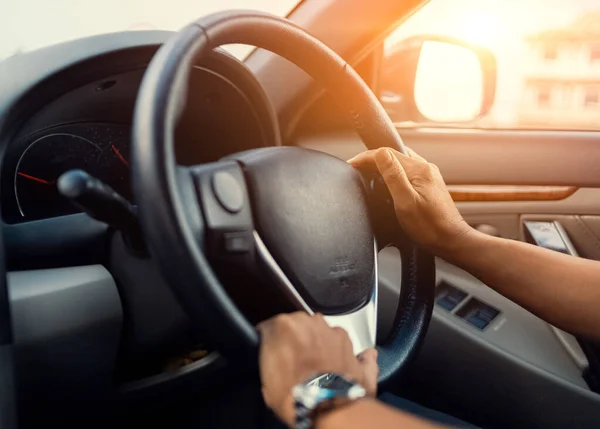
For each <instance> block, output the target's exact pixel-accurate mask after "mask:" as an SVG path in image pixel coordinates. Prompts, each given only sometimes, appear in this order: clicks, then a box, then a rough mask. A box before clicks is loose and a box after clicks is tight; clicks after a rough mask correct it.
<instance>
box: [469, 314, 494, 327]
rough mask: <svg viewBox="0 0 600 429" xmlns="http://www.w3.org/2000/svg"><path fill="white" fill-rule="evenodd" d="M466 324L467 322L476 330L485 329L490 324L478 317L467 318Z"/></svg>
mask: <svg viewBox="0 0 600 429" xmlns="http://www.w3.org/2000/svg"><path fill="white" fill-rule="evenodd" d="M467 322H469V323H470V324H471V325H473V326H475V327H476V328H478V329H485V327H486V326H487V325H489V324H490V322H489V321H488V320H485V319H483V318H481V317H478V316H477V315H473V316H471V317H469V318H468V319H467Z"/></svg>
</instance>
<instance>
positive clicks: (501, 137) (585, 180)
mask: <svg viewBox="0 0 600 429" xmlns="http://www.w3.org/2000/svg"><path fill="white" fill-rule="evenodd" d="M399 132H400V135H401V136H402V139H403V140H404V142H405V143H406V144H407V145H408V146H410V147H411V148H412V149H414V150H415V151H417V152H418V153H419V154H421V155H422V156H424V157H425V158H426V159H427V160H429V161H430V162H433V163H434V164H436V165H437V166H438V167H439V168H440V170H441V172H442V174H443V175H444V179H445V180H446V183H447V184H449V185H557V186H578V187H599V186H600V133H596V132H567V131H479V130H449V129H439V130H438V129H416V130H415V129H401V130H399ZM297 144H299V145H301V146H304V147H309V148H319V149H318V150H322V151H324V152H330V153H334V154H337V155H338V156H339V157H340V158H342V159H348V158H351V157H352V156H354V155H356V154H357V153H359V152H361V151H363V150H364V147H363V145H362V142H361V141H360V139H359V138H358V135H356V134H355V133H350V132H348V133H339V134H329V135H318V136H312V137H310V136H306V137H300V138H299V139H298V140H297Z"/></svg>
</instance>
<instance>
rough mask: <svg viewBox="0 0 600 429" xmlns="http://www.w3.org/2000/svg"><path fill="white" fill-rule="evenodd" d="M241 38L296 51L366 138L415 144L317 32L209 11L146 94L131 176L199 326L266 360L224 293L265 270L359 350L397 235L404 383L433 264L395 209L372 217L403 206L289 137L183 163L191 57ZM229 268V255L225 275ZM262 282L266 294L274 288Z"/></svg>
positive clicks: (429, 302)
mask: <svg viewBox="0 0 600 429" xmlns="http://www.w3.org/2000/svg"><path fill="white" fill-rule="evenodd" d="M230 43H244V44H248V45H254V46H257V47H260V48H264V49H267V50H269V51H272V52H274V53H276V54H279V55H281V56H283V57H285V58H287V59H288V60H290V61H292V62H293V63H295V64H296V65H298V66H299V67H301V68H302V69H304V70H305V71H306V72H308V73H309V74H310V75H311V76H312V77H314V78H315V79H317V80H318V81H320V82H321V83H322V84H323V85H324V87H325V88H326V89H327V90H328V91H330V92H331V93H332V94H333V95H334V97H336V98H337V99H338V100H339V102H340V105H341V106H344V107H345V108H347V110H348V112H349V115H350V118H351V121H352V124H353V126H354V128H355V130H356V132H357V133H358V134H359V135H360V137H361V138H362V140H363V142H364V144H365V146H366V147H367V148H369V149H374V148H378V147H385V146H388V147H391V148H394V149H396V150H399V151H400V152H403V153H404V152H405V147H404V145H403V143H402V140H401V138H400V136H399V135H398V133H397V131H396V129H395V128H394V126H393V124H392V123H391V121H390V119H389V118H388V116H387V115H386V113H385V111H384V110H383V108H382V107H381V105H380V104H379V101H378V100H377V98H376V97H375V96H374V95H373V93H372V92H371V90H370V89H369V88H368V87H367V85H366V84H365V83H364V82H363V80H362V79H361V78H360V77H359V76H358V74H357V73H356V72H355V71H354V70H353V69H352V68H351V67H350V66H349V65H348V64H346V63H345V62H344V61H343V60H342V59H341V58H340V57H339V56H338V55H337V54H336V53H335V52H333V51H332V50H331V49H329V48H328V47H327V46H325V45H324V44H323V43H321V42H320V41H319V40H317V39H315V38H314V37H312V36H311V35H309V34H308V33H306V32H305V31H303V30H302V29H300V28H298V27H297V26H295V25H294V24H292V23H291V22H289V21H287V20H285V19H282V18H279V17H276V16H273V15H268V14H264V13H258V12H248V11H243V12H242V11H232V12H223V13H218V14H215V15H211V16H208V17H206V18H203V19H200V20H198V21H196V22H194V23H192V24H190V25H188V26H187V27H185V28H184V29H182V30H181V31H180V32H179V33H177V34H176V35H175V36H174V37H173V38H171V39H170V40H169V41H168V42H167V43H166V44H165V45H164V46H162V47H161V48H160V50H159V51H158V52H157V54H156V55H155V56H154V58H153V60H152V62H151V63H150V65H149V67H148V70H147V71H146V74H145V76H144V79H143V82H142V86H141V88H140V91H139V94H138V100H137V104H136V108H135V116H134V136H133V182H134V191H135V197H136V201H137V203H138V205H139V212H140V219H141V223H142V229H143V232H144V235H145V237H146V240H147V243H148V247H149V248H150V251H151V253H152V255H153V256H154V257H155V258H156V260H157V261H158V264H159V265H160V268H161V271H162V273H163V274H164V275H165V277H166V278H167V280H168V281H169V284H170V285H171V287H172V288H173V290H174V292H175V294H176V296H177V297H178V299H179V300H180V302H181V303H182V305H183V306H184V308H185V310H186V311H187V313H188V314H189V316H190V318H191V319H192V321H193V323H194V324H195V326H197V328H198V329H200V330H203V331H204V333H205V335H207V336H208V339H209V340H210V341H211V342H212V344H214V345H215V347H216V348H217V350H219V352H220V353H221V354H223V355H224V356H225V357H227V358H229V359H230V360H234V361H235V360H238V361H239V360H240V358H242V359H246V360H248V358H249V357H252V356H254V359H255V358H256V356H257V348H258V345H259V337H258V335H257V332H256V330H255V328H254V327H253V325H252V324H251V323H250V321H249V320H248V319H247V317H246V316H245V315H244V314H242V312H241V311H240V310H239V309H238V307H237V306H236V305H235V304H234V303H233V301H232V299H231V298H230V296H229V295H228V294H227V293H226V291H225V288H224V285H223V284H224V283H225V282H226V279H227V278H228V276H227V273H236V272H237V273H250V272H252V273H260V275H261V276H262V277H261V278H262V279H263V281H262V284H261V287H263V288H270V289H269V290H271V291H272V290H277V291H278V293H280V294H281V295H282V296H285V297H286V299H287V300H288V301H287V302H289V303H292V304H293V305H294V306H295V308H298V309H304V310H306V311H308V312H321V313H323V314H324V315H325V316H326V319H327V320H328V322H329V323H330V324H332V325H337V326H342V327H344V328H346V330H347V331H348V333H349V335H350V338H351V340H352V342H353V345H354V348H355V351H357V352H358V351H360V350H362V349H364V348H367V347H372V346H373V345H374V344H375V332H376V319H377V288H378V284H377V281H378V272H377V259H376V256H377V255H376V253H377V250H378V248H381V247H384V246H386V245H390V244H391V245H394V246H396V247H398V248H399V250H400V253H401V257H402V291H401V294H400V299H399V306H398V311H397V315H396V318H395V321H394V327H393V329H392V332H391V334H390V335H389V337H388V338H387V339H385V341H383V342H382V343H381V344H379V345H378V349H379V364H380V383H382V382H390V381H393V380H394V379H395V378H396V377H397V376H398V375H399V374H400V372H401V370H402V368H404V367H405V365H406V363H407V362H408V361H409V359H410V358H411V356H413V355H414V353H415V351H416V350H417V348H418V346H419V344H420V343H421V341H422V339H423V337H424V335H425V333H426V331H427V327H428V324H429V320H430V317H431V312H432V306H433V293H434V286H435V270H434V263H433V258H432V257H431V256H430V255H428V254H426V253H424V252H423V251H422V250H420V249H419V248H418V247H417V246H416V245H415V244H414V243H412V242H411V241H410V240H408V239H407V238H406V236H404V234H403V233H402V231H401V229H400V228H399V226H398V225H397V222H396V221H395V218H394V224H395V225H394V226H395V227H394V228H393V229H392V230H391V231H392V232H390V233H388V234H386V235H385V236H384V235H381V234H380V235H379V236H378V237H377V239H375V233H374V230H373V226H372V225H376V224H379V223H381V222H383V218H384V217H387V218H390V215H389V213H391V212H392V211H391V210H390V207H385V208H386V210H385V211H386V213H387V214H385V215H384V214H382V213H380V212H378V211H377V210H376V209H375V206H378V205H381V204H380V203H381V201H380V199H377V196H373V192H371V191H369V189H368V186H365V181H364V180H363V178H361V176H360V175H359V174H358V173H357V172H356V171H355V170H354V169H353V168H352V167H350V166H349V165H348V164H347V163H345V162H344V161H342V160H340V159H338V158H335V157H332V156H330V155H327V154H324V153H321V152H316V151H310V150H306V149H299V148H291V147H275V148H266V149H256V150H252V151H248V152H243V153H239V154H234V155H232V156H230V157H228V158H227V159H225V160H222V161H220V162H217V163H212V164H204V165H199V166H194V167H183V166H179V165H177V164H176V161H175V156H174V144H173V138H174V137H173V136H174V127H175V124H176V120H177V118H178V116H179V114H180V113H181V111H182V110H183V107H184V106H185V99H186V96H187V82H188V79H187V78H188V73H189V71H190V70H191V66H192V64H193V61H194V60H195V59H196V58H198V57H199V56H202V55H207V54H208V53H209V52H210V51H211V50H212V49H214V48H216V47H218V46H220V45H224V44H230ZM371 183H373V182H371ZM374 198H375V199H374ZM392 218H393V215H392ZM218 267H226V269H225V270H221V271H219V273H220V274H221V273H224V275H223V276H221V275H219V278H217V275H216V274H215V273H216V272H217V271H218ZM224 279H225V280H224ZM250 293H251V295H253V296H254V297H255V298H256V299H257V300H259V299H260V297H261V294H262V293H263V292H262V291H261V290H252V291H250ZM273 311H274V312H277V309H273Z"/></svg>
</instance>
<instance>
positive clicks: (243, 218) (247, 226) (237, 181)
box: [189, 161, 254, 268]
mask: <svg viewBox="0 0 600 429" xmlns="http://www.w3.org/2000/svg"><path fill="white" fill-rule="evenodd" d="M189 171H190V177H191V178H192V180H193V184H194V189H195V192H196V198H197V201H198V203H199V205H200V210H201V212H202V218H203V224H204V237H203V245H204V246H203V247H204V252H205V253H206V255H207V256H208V258H209V260H210V261H211V263H212V264H218V265H224V266H227V265H240V264H241V265H244V266H245V267H246V268H251V267H252V265H253V261H254V235H253V231H254V223H253V220H252V209H251V206H250V197H249V194H248V189H247V186H246V181H245V179H244V173H243V171H242V169H241V167H240V165H239V164H238V163H237V162H236V161H221V162H216V163H210V164H203V165H198V166H194V167H189Z"/></svg>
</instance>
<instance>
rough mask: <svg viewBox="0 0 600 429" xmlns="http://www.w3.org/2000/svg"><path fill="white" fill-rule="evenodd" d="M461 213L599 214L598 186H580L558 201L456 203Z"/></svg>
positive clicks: (599, 190)
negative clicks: (571, 193)
mask: <svg viewBox="0 0 600 429" xmlns="http://www.w3.org/2000/svg"><path fill="white" fill-rule="evenodd" d="M456 205H457V206H458V208H459V209H460V211H461V213H463V215H465V216H466V215H469V214H484V213H485V214H539V213H549V214H581V215H600V188H581V189H578V190H577V192H575V193H574V194H573V195H571V196H570V197H567V198H565V199H563V200H558V201H506V202H504V201H502V202H494V201H484V202H463V203H457V204H456Z"/></svg>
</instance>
